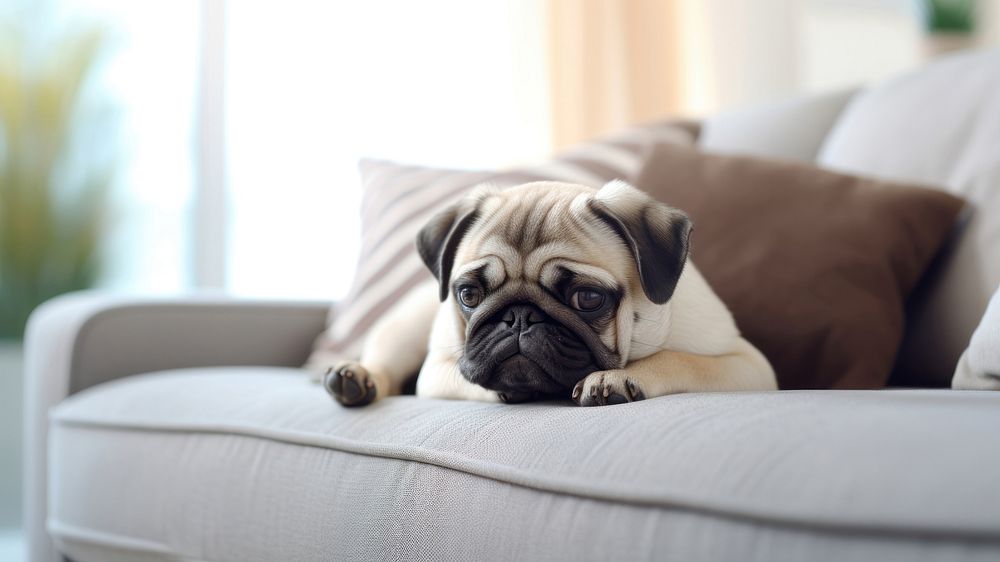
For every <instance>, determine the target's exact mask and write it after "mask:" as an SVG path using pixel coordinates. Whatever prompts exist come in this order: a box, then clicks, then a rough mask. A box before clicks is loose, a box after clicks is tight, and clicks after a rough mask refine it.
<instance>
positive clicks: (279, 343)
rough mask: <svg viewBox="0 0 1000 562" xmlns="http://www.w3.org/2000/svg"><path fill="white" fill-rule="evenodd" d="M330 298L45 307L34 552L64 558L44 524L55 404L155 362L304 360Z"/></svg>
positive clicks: (34, 439)
mask: <svg viewBox="0 0 1000 562" xmlns="http://www.w3.org/2000/svg"><path fill="white" fill-rule="evenodd" d="M329 306H330V304H329V303H326V302H323V303H309V302H296V303H289V302H261V301H247V300H240V299H233V298H225V297H218V296H193V295H192V296H188V297H186V298H170V299H163V298H160V299H155V298H143V297H127V296H121V295H107V294H101V293H95V292H86V293H75V294H71V295H65V296H62V297H59V298H57V299H54V300H52V301H49V302H48V303H46V304H44V305H42V306H41V307H39V308H38V309H37V310H36V311H35V312H34V313H33V314H32V316H31V319H30V320H29V322H28V330H27V334H26V337H25V443H26V447H25V454H24V459H25V460H24V467H25V468H24V475H25V484H24V489H25V493H24V521H25V533H26V535H27V539H28V550H29V556H30V559H31V560H32V561H34V562H40V561H46V562H47V561H54V560H60V558H59V557H58V556H57V554H56V553H55V551H54V550H53V549H52V545H51V541H50V540H49V537H48V536H47V535H46V533H45V517H46V509H47V508H46V506H47V499H46V498H47V486H46V480H45V477H46V473H47V470H48V462H47V443H48V412H49V409H50V408H51V407H52V406H54V405H55V404H58V403H59V402H60V401H61V400H63V399H64V398H65V397H66V396H68V395H70V394H72V393H73V392H76V391H79V390H82V389H85V388H87V387H89V386H92V385H95V384H99V383H101V382H105V381H109V380H112V379H115V378H118V377H126V376H129V375H134V374H138V373H143V372H147V371H151V370H156V369H168V368H179V367H195V366H206V365H234V364H235V365H242V364H260V365H277V366H292V365H299V364H301V362H302V361H303V360H304V359H305V357H306V356H307V355H308V353H309V349H310V343H311V342H312V340H313V339H314V338H315V337H316V335H317V334H319V333H320V332H321V331H322V330H323V327H324V323H325V321H326V316H327V313H328V310H329Z"/></svg>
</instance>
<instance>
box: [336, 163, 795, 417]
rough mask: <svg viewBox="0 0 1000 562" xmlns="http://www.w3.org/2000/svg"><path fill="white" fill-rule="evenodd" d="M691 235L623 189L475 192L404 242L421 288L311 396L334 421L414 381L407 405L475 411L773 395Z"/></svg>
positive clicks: (683, 224) (670, 211)
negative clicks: (441, 404)
mask: <svg viewBox="0 0 1000 562" xmlns="http://www.w3.org/2000/svg"><path fill="white" fill-rule="evenodd" d="M691 228H692V227H691V221H690V220H689V219H688V217H687V216H686V215H685V214H684V213H683V212H682V211H680V210H678V209H674V208H672V207H669V206H667V205H664V204H662V203H659V202H657V201H656V200H654V199H652V198H651V197H649V196H648V195H646V194H645V193H643V192H642V191H639V190H638V189H636V188H634V187H632V186H630V185H629V184H627V183H625V182H623V181H613V182H611V183H608V184H607V185H605V186H604V187H602V188H601V189H593V188H590V187H586V186H582V185H574V184H567V183H558V182H536V183H529V184H524V185H521V186H518V187H513V188H510V189H506V190H502V191H501V190H498V189H496V188H493V187H489V186H480V187H478V188H476V189H474V190H473V191H472V192H471V193H470V194H469V195H468V196H466V197H465V198H464V199H462V200H461V201H459V202H458V203H456V204H454V205H451V206H450V207H448V208H447V209H444V210H443V211H442V212H440V213H439V214H438V215H437V216H435V217H434V218H432V219H431V220H430V222H428V223H427V225H426V226H424V227H423V229H422V230H421V231H420V233H419V235H418V237H417V249H418V251H419V252H420V256H421V258H422V259H423V261H424V263H425V264H427V267H428V268H429V269H430V270H431V272H432V273H433V274H434V278H435V281H434V282H430V283H427V284H426V285H424V286H421V287H419V288H418V289H416V290H414V291H413V292H412V293H411V294H410V296H409V297H407V298H405V299H404V300H402V301H401V302H400V303H398V304H397V305H396V306H395V307H394V308H393V309H392V310H391V311H390V312H389V313H387V315H386V316H385V317H383V318H382V319H381V320H380V321H379V322H378V323H377V324H376V325H375V326H374V327H373V328H372V330H371V332H370V334H369V336H368V338H367V339H366V341H365V342H364V344H363V350H362V354H361V358H360V361H347V362H343V363H340V364H339V365H336V366H334V367H333V368H331V369H330V370H329V371H327V373H326V375H325V376H324V380H323V384H324V386H325V388H326V389H327V391H328V392H329V393H330V394H331V395H332V396H333V398H334V399H335V400H336V401H337V402H339V403H340V404H342V405H344V406H364V405H366V404H370V403H372V402H373V401H375V400H377V399H379V398H381V397H385V396H392V395H395V394H399V393H400V392H401V390H402V387H403V384H404V382H405V381H406V380H407V378H408V377H411V376H412V374H413V373H416V372H417V371H418V370H419V375H418V377H417V383H416V393H417V396H421V397H429V398H450V399H465V400H482V401H488V402H509V403H512V402H524V401H528V400H549V399H566V398H571V399H572V400H573V401H574V402H576V403H577V404H579V405H581V406H604V405H609V404H622V403H627V402H634V401H637V400H643V399H646V398H653V397H657V396H664V395H667V394H675V393H681V392H706V391H738V390H775V389H777V383H776V381H775V375H774V370H773V369H772V368H771V365H770V363H769V362H768V360H767V359H766V358H765V357H764V355H763V354H761V353H760V351H758V350H757V349H756V348H755V347H754V346H753V345H751V344H750V343H749V342H748V341H747V340H745V339H744V338H743V337H741V336H740V332H739V330H738V329H737V327H736V323H735V322H734V321H733V317H732V315H731V314H730V312H729V310H728V309H727V308H726V306H725V304H723V303H722V301H721V300H720V299H719V297H718V296H716V294H715V293H714V292H713V291H712V289H711V287H709V285H708V283H707V282H706V281H705V279H704V278H703V277H702V276H701V274H700V273H699V272H698V269H697V268H695V266H694V264H692V263H691V262H690V260H689V256H688V243H689V238H690V235H691Z"/></svg>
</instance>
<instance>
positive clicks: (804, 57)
mask: <svg viewBox="0 0 1000 562" xmlns="http://www.w3.org/2000/svg"><path fill="white" fill-rule="evenodd" d="M997 44H1000V0H979V1H978V2H977V1H973V0H580V1H576V0H506V1H501V0H493V1H490V0H476V1H470V0H422V1H408V0H366V1H361V0H358V1H352V2H346V1H345V2H322V1H318V0H316V1H306V0H286V1H284V2H281V3H276V2H273V1H272V2H265V1H253V0H243V1H240V2H235V1H233V2H226V1H224V0H174V1H172V2H156V3H150V2H134V1H129V0H30V1H29V0H3V2H2V3H0V560H17V556H18V553H19V552H20V550H19V549H20V546H19V544H18V540H19V539H18V534H17V529H18V528H19V525H20V515H19V514H20V470H21V469H20V446H21V425H20V417H21V400H20V396H21V388H22V381H21V369H20V363H21V352H20V340H21V337H22V335H23V327H24V321H25V318H26V317H27V315H28V313H29V312H30V310H31V309H32V308H34V307H35V306H36V305H37V304H38V303H40V302H43V301H44V300H46V299H48V298H51V297H53V296H55V295H58V294H60V293H63V292H67V291H73V290H80V289H86V288H99V289H106V290H114V291H127V292H134V293H144V294H149V293H159V294H172V293H179V292H188V291H194V290H210V291H225V292H227V293H232V294H237V295H241V296H249V297H266V298H292V299H298V298H304V299H324V300H332V299H336V298H338V297H339V296H341V295H342V294H343V293H345V292H346V290H347V288H348V285H349V283H350V280H351V275H352V270H353V264H354V262H355V260H356V252H357V250H358V235H359V232H358V229H359V224H358V213H357V210H356V209H357V206H358V202H359V200H360V181H359V177H358V174H357V170H356V162H357V160H358V158H359V157H361V156H376V157H382V158H389V159H395V160H402V161H407V162H412V163H420V164H430V165H439V166H453V167H461V168H470V167H471V168H493V167H502V166H508V165H512V164H525V163H530V162H534V161H538V160H542V159H544V158H546V157H547V156H548V155H550V154H551V153H552V152H553V151H556V150H558V149H560V148H562V147H565V146H567V145H570V144H573V143H575V142H579V141H583V140H586V139H588V138H590V137H593V136H596V135H599V134H602V133H607V132H611V131H614V130H616V129H620V128H622V127H624V126H627V125H629V124H632V123H637V122H642V121H645V120H651V119H656V118H662V117H665V116H671V115H674V116H693V117H697V116H702V115H706V114H709V113H713V112H718V111H725V110H727V109H730V108H734V107H738V106H742V105H748V104H754V103H761V102H766V101H768V100H773V99H780V98H783V97H788V96H792V95H795V94H799V93H803V92H820V91H828V90H833V89H841V88H846V87H851V86H855V85H858V84H862V83H866V82H871V81H875V80H879V79H882V78H885V77H888V76H891V75H893V74H896V73H899V72H901V71H904V70H906V69H908V68H911V67H914V66H917V65H920V64H922V63H923V62H925V61H926V60H928V59H930V58H933V57H935V56H940V55H941V54H942V53H945V52H948V51H951V50H956V49H965V48H975V47H985V46H990V45H997Z"/></svg>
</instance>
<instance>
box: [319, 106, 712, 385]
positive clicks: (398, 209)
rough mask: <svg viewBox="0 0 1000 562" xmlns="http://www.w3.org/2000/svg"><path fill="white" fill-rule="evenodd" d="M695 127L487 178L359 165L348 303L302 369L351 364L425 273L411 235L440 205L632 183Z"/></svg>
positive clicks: (636, 134) (569, 153)
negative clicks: (532, 189)
mask: <svg viewBox="0 0 1000 562" xmlns="http://www.w3.org/2000/svg"><path fill="white" fill-rule="evenodd" d="M697 132H698V128H697V125H696V124H693V123H685V122H674V121H665V122H659V123H650V124H647V125H643V126H637V127H634V128H632V129H628V130H625V131H622V132H621V133H618V134H615V135H611V136H607V137H604V138H601V139H597V140H595V141H593V142H588V143H583V144H580V145H578V146H575V147H572V148H569V149H567V150H565V151H563V152H562V153H560V154H559V155H558V157H556V158H555V159H553V160H552V161H550V162H547V163H544V164H540V165H537V166H529V167H525V168H519V169H512V170H506V171H501V172H486V171H472V170H448V169H441V168H428V167H423V166H409V165H404V164H398V163H395V162H388V161H384V160H371V159H366V160H363V161H362V162H361V164H360V167H361V176H362V182H363V184H364V200H363V201H362V207H361V255H360V258H359V260H358V269H357V271H356V272H355V275H354V281H353V282H352V285H351V289H350V291H349V292H348V294H347V296H346V297H345V298H344V299H343V300H342V301H341V302H339V303H337V305H335V306H334V309H333V311H332V314H331V316H330V325H329V328H328V329H327V330H326V332H324V333H323V334H322V335H321V336H320V337H319V339H318V340H317V341H316V346H315V351H314V353H313V354H312V356H311V357H310V358H309V366H310V367H311V368H313V369H314V370H323V369H324V368H325V367H327V366H329V365H332V364H333V363H335V362H336V361H338V360H341V359H345V358H357V357H358V356H359V354H360V351H361V343H362V341H363V339H364V336H365V335H366V334H367V332H368V329H369V328H370V327H371V326H372V324H374V323H375V321H376V320H378V318H379V317H380V316H381V315H382V314H383V313H384V312H385V311H386V310H387V309H388V308H389V307H391V306H392V305H393V304H395V303H397V302H399V301H400V299H402V298H403V297H405V296H406V295H407V294H409V293H410V290H411V289H412V288H413V287H414V286H416V285H418V284H419V283H420V282H421V281H423V280H425V279H430V277H431V273H430V271H428V270H427V268H426V267H425V266H424V264H423V262H422V261H421V260H420V257H419V256H418V254H417V249H416V243H415V241H416V237H417V232H418V231H419V230H420V228H421V227H422V226H424V224H426V222H427V221H428V220H429V219H430V218H431V217H432V216H433V215H434V214H435V213H437V212H438V211H440V210H441V209H442V208H444V207H445V206H446V205H448V204H450V203H452V202H454V201H456V200H458V199H459V198H461V197H462V196H463V195H464V194H465V193H466V192H467V191H469V190H470V189H472V188H473V187H475V186H477V185H479V184H481V183H487V182H488V183H492V184H494V185H496V186H498V187H508V186H513V185H518V184H521V183H527V182H531V181H540V180H557V181H568V182H573V183H581V184H584V185H590V186H594V187H600V186H601V185H603V184H604V183H605V182H608V181H611V180H613V179H632V177H633V176H634V174H635V173H637V172H638V171H639V168H640V167H641V164H642V155H643V154H644V153H645V151H646V150H647V149H648V147H649V146H650V145H652V144H655V143H660V142H670V143H678V144H683V145H690V144H693V143H694V140H695V136H696V135H697Z"/></svg>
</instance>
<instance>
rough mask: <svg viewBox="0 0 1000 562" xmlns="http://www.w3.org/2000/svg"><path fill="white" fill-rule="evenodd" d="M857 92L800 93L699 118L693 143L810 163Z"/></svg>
mask: <svg viewBox="0 0 1000 562" xmlns="http://www.w3.org/2000/svg"><path fill="white" fill-rule="evenodd" d="M856 93H857V91H856V90H853V89H852V90H842V91H839V92H832V93H825V94H819V95H813V96H801V97H795V98H791V99H787V100H781V101H778V102H772V103H768V104H762V105H757V106H753V107H748V108H741V109H736V110H731V111H726V112H723V113H720V114H718V115H712V116H710V117H707V118H706V119H705V120H704V122H703V123H702V129H701V131H702V132H701V135H700V137H699V138H698V145H699V146H701V147H702V148H703V149H705V150H706V151H708V152H717V153H722V154H742V155H747V156H765V157H770V158H778V159H781V160H795V161H799V162H809V163H814V162H815V161H816V156H817V155H818V154H819V150H820V147H821V146H822V145H823V141H824V140H825V139H826V136H827V134H828V133H829V132H830V129H831V128H833V126H834V124H835V123H836V122H837V119H838V118H839V117H840V114H841V112H842V111H843V110H844V107H846V106H847V103H848V102H849V101H850V100H851V98H852V97H853V96H854V95H855V94H856Z"/></svg>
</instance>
